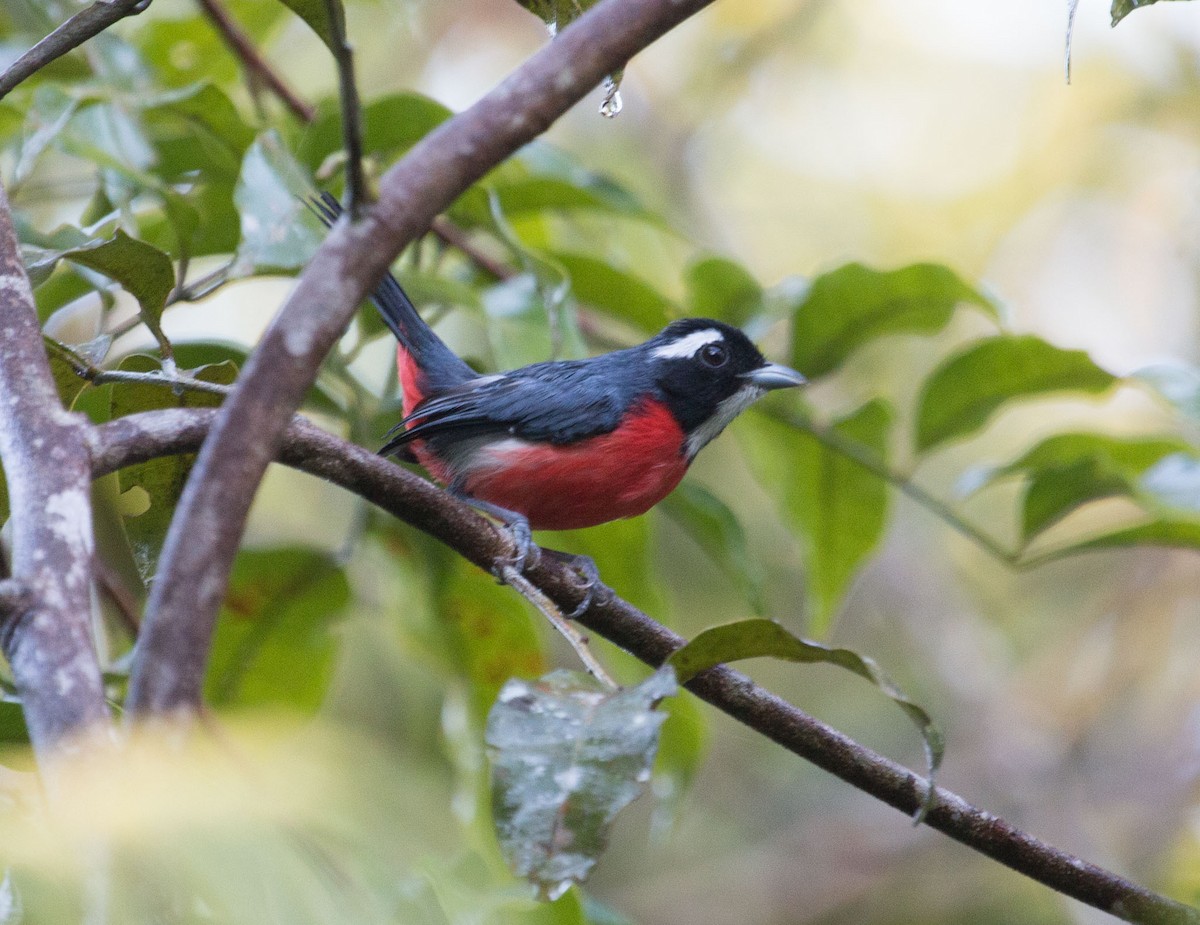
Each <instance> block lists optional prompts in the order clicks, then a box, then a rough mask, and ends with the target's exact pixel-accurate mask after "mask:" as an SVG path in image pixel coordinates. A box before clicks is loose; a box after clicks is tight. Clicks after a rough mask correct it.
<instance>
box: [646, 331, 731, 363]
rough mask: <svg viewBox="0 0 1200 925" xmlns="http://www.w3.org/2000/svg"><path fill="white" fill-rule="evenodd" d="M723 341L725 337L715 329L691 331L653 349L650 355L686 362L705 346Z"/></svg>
mask: <svg viewBox="0 0 1200 925" xmlns="http://www.w3.org/2000/svg"><path fill="white" fill-rule="evenodd" d="M724 339H725V335H724V334H722V333H721V332H720V331H718V330H717V329H716V328H705V329H704V330H703V331H693V332H692V333H691V334H688V335H686V336H684V337H681V338H679V340H673V341H671V342H670V343H669V344H663V345H662V346H661V347H655V348H654V353H653V354H651V355H652V356H656V357H662V358H663V359H668V360H686V359H687V358H688V357H693V356H695V355H696V351H697V350H699V349H700V348H701V347H703V346H704V345H705V344H715V343H717V342H719V341H723V340H724Z"/></svg>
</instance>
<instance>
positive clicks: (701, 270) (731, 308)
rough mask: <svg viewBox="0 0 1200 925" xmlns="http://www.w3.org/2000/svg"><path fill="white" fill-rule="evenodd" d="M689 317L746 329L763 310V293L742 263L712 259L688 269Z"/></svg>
mask: <svg viewBox="0 0 1200 925" xmlns="http://www.w3.org/2000/svg"><path fill="white" fill-rule="evenodd" d="M684 281H685V283H686V284H687V303H688V314H689V315H698V316H701V317H704V318H717V319H720V320H721V321H727V322H729V323H730V324H736V325H743V324H745V323H746V322H747V321H748V320H749V319H750V318H751V317H753V316H754V315H755V314H756V313H757V312H758V311H759V309H761V308H762V301H763V290H762V287H761V286H760V285H759V284H758V281H757V280H756V279H755V278H754V277H753V276H751V275H750V273H749V272H748V271H747V270H746V268H745V267H743V266H742V265H741V264H739V263H734V262H733V261H732V260H726V259H725V258H724V257H708V258H706V259H704V260H698V261H696V262H695V263H693V264H692V265H691V266H689V267H688V268H687V273H686V275H685V277H684Z"/></svg>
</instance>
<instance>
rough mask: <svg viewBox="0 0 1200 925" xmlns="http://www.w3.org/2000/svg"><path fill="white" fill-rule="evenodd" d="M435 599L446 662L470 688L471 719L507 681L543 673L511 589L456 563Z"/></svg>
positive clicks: (534, 637) (525, 614) (531, 628)
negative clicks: (438, 599) (437, 599)
mask: <svg viewBox="0 0 1200 925" xmlns="http://www.w3.org/2000/svg"><path fill="white" fill-rule="evenodd" d="M439 595H440V601H439V603H440V606H439V608H438V612H439V614H440V615H441V617H442V622H441V630H442V632H443V634H444V636H445V639H444V641H443V644H444V645H445V651H446V654H447V656H448V659H447V661H448V663H449V664H450V665H451V666H452V668H453V670H454V671H455V672H457V673H459V674H461V675H462V676H464V677H465V678H466V680H467V681H468V683H469V684H470V691H471V701H472V704H473V705H474V706H475V708H476V710H477V713H476V716H477V718H482V717H483V716H485V715H486V713H487V710H488V708H489V707H490V706H491V704H492V703H494V702H495V700H496V695H497V694H498V693H499V692H500V688H501V686H502V685H503V684H504V683H505V682H506V681H508V680H509V678H513V677H527V678H528V677H536V676H537V675H539V674H541V673H542V672H543V671H545V670H546V669H545V659H544V657H543V655H542V648H541V643H540V639H539V636H538V632H537V629H536V627H535V625H534V623H533V620H532V619H531V618H530V613H529V610H528V608H527V607H526V606H525V603H524V601H522V600H521V598H520V597H518V596H517V595H516V594H513V593H512V590H511V589H509V588H505V587H502V586H500V585H497V584H496V582H495V581H493V580H492V578H491V577H490V576H488V575H485V574H484V573H482V572H480V571H479V570H478V569H476V568H474V567H473V566H469V565H467V564H466V563H462V562H460V563H457V564H456V565H455V566H453V567H452V570H451V571H450V572H449V574H448V575H446V576H445V578H444V579H443V580H442V581H441V582H440V583H439Z"/></svg>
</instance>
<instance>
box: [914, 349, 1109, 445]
mask: <svg viewBox="0 0 1200 925" xmlns="http://www.w3.org/2000/svg"><path fill="white" fill-rule="evenodd" d="M1116 381H1117V379H1116V377H1115V376H1113V375H1112V373H1109V372H1106V371H1105V370H1103V369H1101V368H1100V367H1099V366H1097V365H1096V364H1095V363H1094V362H1093V361H1092V359H1091V357H1089V356H1088V355H1087V354H1086V353H1084V352H1083V351H1082V350H1062V349H1060V348H1058V347H1055V346H1053V345H1052V344H1048V343H1046V342H1045V341H1044V340H1042V339H1041V338H1039V337H1033V336H1031V335H1021V336H1016V335H1006V336H1002V337H991V338H988V339H987V340H984V341H980V342H978V343H977V344H974V345H972V346H970V347H968V348H967V349H966V350H964V351H963V352H962V353H959V354H957V355H956V356H953V357H951V358H950V359H949V360H947V361H946V362H945V363H943V364H942V365H941V366H940V367H938V368H937V369H936V370H934V372H933V374H932V375H930V377H929V378H928V379H927V380H926V381H925V385H924V387H923V388H922V390H921V397H920V399H919V405H918V410H917V449H918V450H919V451H921V452H923V453H924V452H928V451H929V450H931V449H934V448H935V447H937V446H938V445H939V444H942V443H945V442H946V441H948V440H954V439H958V438H961V437H966V436H968V435H970V434H972V433H974V432H975V431H977V430H978V429H979V428H981V427H982V426H983V425H984V424H985V423H987V420H988V418H990V417H991V416H992V414H993V413H994V412H995V411H996V410H997V409H999V408H1000V407H1001V406H1002V405H1004V404H1006V403H1007V402H1009V401H1012V400H1013V399H1017V398H1027V397H1031V396H1039V395H1045V394H1048V393H1056V392H1084V393H1089V394H1093V395H1094V394H1099V393H1101V392H1104V391H1106V390H1107V389H1109V388H1111V387H1112V385H1113V384H1114V383H1115V382H1116Z"/></svg>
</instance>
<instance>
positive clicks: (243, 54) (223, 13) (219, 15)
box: [196, 0, 317, 122]
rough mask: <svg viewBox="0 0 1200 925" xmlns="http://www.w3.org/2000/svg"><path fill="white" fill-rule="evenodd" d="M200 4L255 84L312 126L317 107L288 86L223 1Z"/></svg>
mask: <svg viewBox="0 0 1200 925" xmlns="http://www.w3.org/2000/svg"><path fill="white" fill-rule="evenodd" d="M196 3H198V4H199V5H200V9H201V10H203V11H204V14H205V15H206V16H207V17H208V18H209V20H210V21H211V22H212V24H213V26H214V27H215V28H216V30H217V31H218V32H219V33H220V34H221V38H223V39H224V40H225V44H226V45H228V46H229V47H230V48H231V49H232V50H233V53H234V54H235V55H237V57H238V58H239V59H240V60H241V62H242V66H243V67H244V68H245V69H246V70H247V71H249V72H250V74H251V76H252V77H253V78H254V79H255V80H257V81H258V82H259V83H261V84H262V85H263V86H264V87H266V88H267V89H268V90H270V91H271V92H272V93H273V94H275V96H276V97H278V98H279V100H280V102H282V103H283V104H284V105H285V106H286V107H287V108H288V109H290V110H291V111H292V113H293V115H295V116H296V118H297V119H300V120H301V121H302V122H312V120H313V119H314V118H316V115H317V110H316V107H314V106H313V105H312V104H311V103H309V102H308V101H307V100H303V99H301V98H300V97H299V96H298V95H297V94H296V91H294V90H293V89H292V88H291V87H289V86H288V85H287V82H286V81H285V80H284V79H283V78H282V77H281V76H280V75H279V73H278V72H277V71H276V70H275V69H274V68H273V67H272V66H271V63H270V62H269V61H267V59H266V58H264V57H263V56H262V53H261V52H259V50H258V49H257V48H256V47H255V46H254V42H253V41H252V40H251V38H250V36H248V35H247V34H246V32H245V30H243V29H242V27H241V26H239V25H238V24H237V21H236V20H235V19H234V18H233V17H232V16H231V15H230V14H229V11H228V10H227V9H225V7H224V6H222V5H221V3H220V2H219V0H196Z"/></svg>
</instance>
